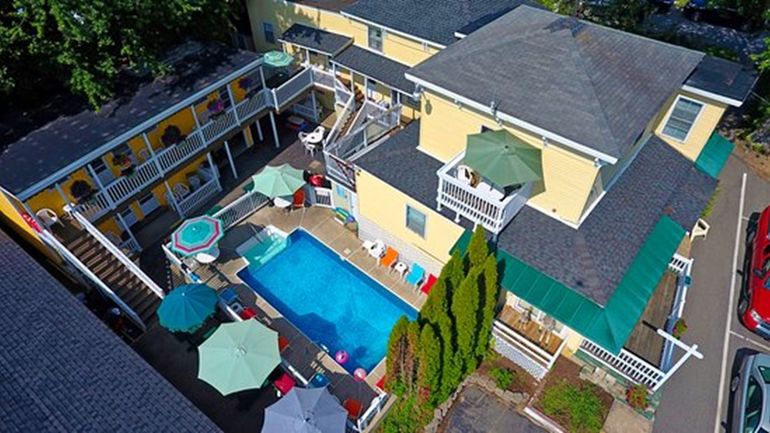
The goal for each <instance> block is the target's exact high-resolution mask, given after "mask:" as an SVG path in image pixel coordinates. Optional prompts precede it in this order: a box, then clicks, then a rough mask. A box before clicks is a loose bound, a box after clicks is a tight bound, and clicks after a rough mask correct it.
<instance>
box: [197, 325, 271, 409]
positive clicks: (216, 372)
mask: <svg viewBox="0 0 770 433" xmlns="http://www.w3.org/2000/svg"><path fill="white" fill-rule="evenodd" d="M280 362H281V357H280V355H279V354H278V333H277V332H275V331H273V330H272V329H269V328H267V327H266V326H265V325H263V324H261V323H259V322H257V321H256V320H245V321H243V322H233V323H223V324H221V325H220V326H219V328H218V329H217V330H216V332H214V334H213V335H212V336H211V337H209V338H208V339H207V340H206V341H204V342H203V344H201V345H200V346H199V347H198V379H201V380H203V381H205V382H207V383H208V384H210V385H211V386H213V387H214V388H216V389H217V391H219V392H220V393H221V394H222V395H228V394H232V393H234V392H238V391H243V390H247V389H255V388H260V387H261V386H262V385H263V384H264V382H265V379H267V376H268V375H269V374H270V373H271V372H272V371H273V370H275V367H277V366H278V364H280Z"/></svg>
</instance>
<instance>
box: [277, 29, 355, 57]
mask: <svg viewBox="0 0 770 433" xmlns="http://www.w3.org/2000/svg"><path fill="white" fill-rule="evenodd" d="M306 27H311V26H306ZM311 28H315V27H311ZM315 29H316V30H318V31H321V32H327V31H326V30H323V29H318V28H315ZM327 33H333V32H327ZM333 34H335V35H339V36H344V37H346V38H350V42H348V43H346V44H345V46H343V47H342V48H340V49H339V50H337V52H336V53H329V52H326V51H321V50H319V49H316V48H312V47H309V46H307V45H302V44H300V43H298V42H292V41H287V40H286V39H283V38H278V39H276V41H278V42H280V43H282V44H289V45H296V46H298V47H300V48H303V49H305V50H309V51H312V52H314V53H317V54H323V55H324V56H327V57H334V56H336V55H337V54H339V53H341V52H343V51H345V50H346V49H347V48H348V47H349V46H351V45H353V38H352V37H350V36H347V35H343V34H340V33H333ZM284 51H285V50H284Z"/></svg>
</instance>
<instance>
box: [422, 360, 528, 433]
mask: <svg viewBox="0 0 770 433" xmlns="http://www.w3.org/2000/svg"><path fill="white" fill-rule="evenodd" d="M468 385H475V386H478V387H479V388H481V389H483V390H484V391H486V392H488V393H490V394H492V395H494V396H495V397H497V398H499V399H501V400H503V401H504V402H505V403H507V404H509V405H511V406H513V407H519V406H520V405H521V404H522V403H524V402H525V401H527V400H529V394H527V393H525V392H512V391H504V390H502V389H500V388H499V387H498V386H497V383H495V381H494V380H493V379H491V378H489V377H486V376H482V375H480V374H478V373H473V374H471V375H470V376H468V377H467V378H466V379H465V380H464V381H463V382H462V383H461V384H460V386H458V387H457V389H456V390H455V392H453V393H452V395H451V396H449V398H448V399H447V400H446V401H445V402H444V403H442V404H441V405H440V406H439V407H437V408H436V409H435V410H434V412H433V419H432V420H431V422H430V423H428V425H427V426H425V429H424V430H423V432H424V433H436V432H437V431H438V428H439V426H440V425H441V422H442V421H444V418H445V417H446V415H447V414H448V413H449V409H450V408H451V407H452V405H453V404H454V403H455V401H456V400H457V397H458V396H459V395H460V393H461V392H462V390H463V389H465V387H466V386H468Z"/></svg>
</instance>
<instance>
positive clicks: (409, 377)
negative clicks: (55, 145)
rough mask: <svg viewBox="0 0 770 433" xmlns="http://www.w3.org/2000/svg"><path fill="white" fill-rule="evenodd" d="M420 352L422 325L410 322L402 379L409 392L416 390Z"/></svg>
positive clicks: (407, 328) (407, 326)
mask: <svg viewBox="0 0 770 433" xmlns="http://www.w3.org/2000/svg"><path fill="white" fill-rule="evenodd" d="M419 350H420V325H418V324H417V322H413V321H410V322H409V323H408V324H407V325H406V352H405V353H404V358H403V359H404V361H403V366H402V368H401V377H402V378H403V382H404V383H405V384H406V386H407V389H408V390H409V391H413V390H414V386H415V385H416V377H417V364H418V353H419Z"/></svg>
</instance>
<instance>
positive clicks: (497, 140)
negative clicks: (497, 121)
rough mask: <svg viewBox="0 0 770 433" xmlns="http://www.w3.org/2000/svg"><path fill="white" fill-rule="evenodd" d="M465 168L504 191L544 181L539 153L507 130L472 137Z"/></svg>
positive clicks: (487, 132) (467, 148)
mask: <svg viewBox="0 0 770 433" xmlns="http://www.w3.org/2000/svg"><path fill="white" fill-rule="evenodd" d="M463 164H466V165H467V166H469V167H470V168H472V169H474V170H476V171H477V172H478V173H479V174H480V175H482V176H483V177H485V178H487V179H489V180H490V181H492V182H493V183H494V184H496V185H498V186H502V187H506V186H509V185H517V184H522V183H526V182H533V181H537V180H540V179H542V178H543V166H542V159H541V152H540V149H537V148H536V147H534V146H532V145H530V144H528V143H525V142H524V141H522V140H520V139H519V138H517V137H516V136H514V135H513V134H511V133H510V132H508V131H506V130H504V129H501V130H499V131H486V132H482V133H479V134H472V135H469V136H468V141H467V144H466V148H465V158H463Z"/></svg>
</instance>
